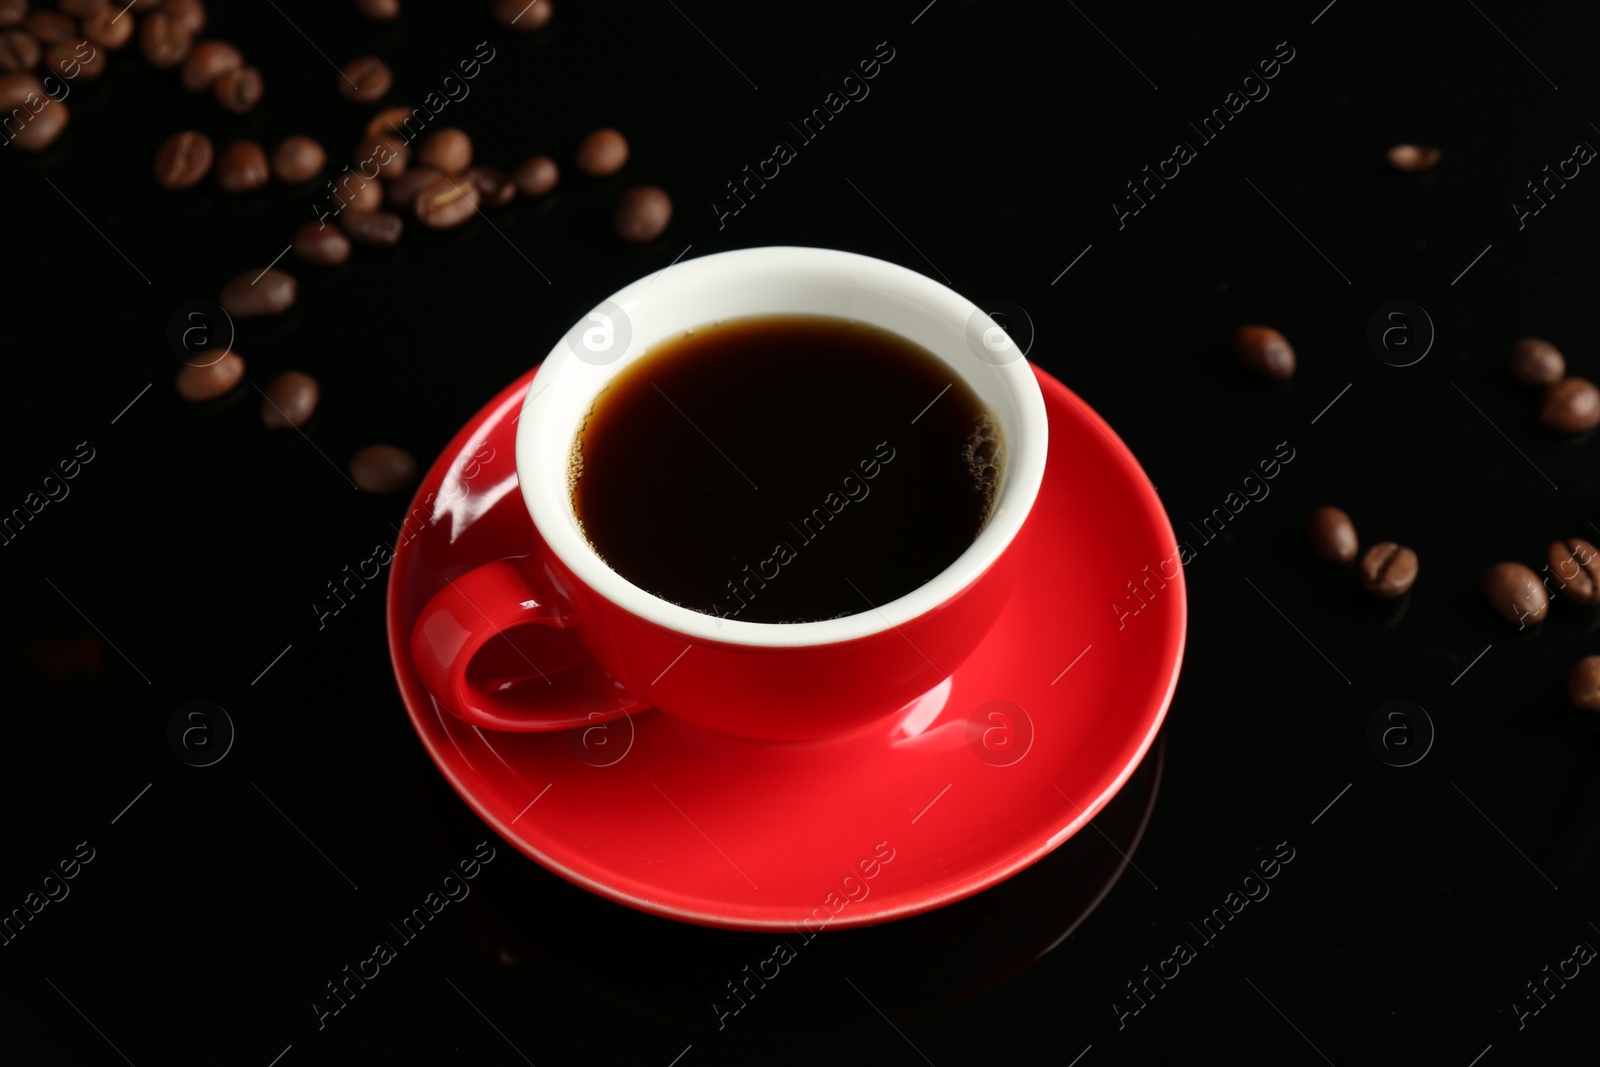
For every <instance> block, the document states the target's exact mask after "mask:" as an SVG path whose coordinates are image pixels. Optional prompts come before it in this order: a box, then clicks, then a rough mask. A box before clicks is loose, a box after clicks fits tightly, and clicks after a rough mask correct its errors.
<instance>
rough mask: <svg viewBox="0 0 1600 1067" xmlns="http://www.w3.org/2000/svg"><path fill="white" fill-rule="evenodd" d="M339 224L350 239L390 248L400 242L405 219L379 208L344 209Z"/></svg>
mask: <svg viewBox="0 0 1600 1067" xmlns="http://www.w3.org/2000/svg"><path fill="white" fill-rule="evenodd" d="M379 195H380V196H381V195H382V193H381V192H380V193H379ZM339 225H340V226H341V227H342V228H343V229H344V232H345V234H346V235H347V236H348V237H349V238H350V240H352V241H354V242H355V243H356V244H358V245H365V246H366V247H368V248H392V247H393V246H395V245H396V244H398V243H399V242H400V235H401V234H402V233H404V232H405V228H406V224H405V220H404V219H402V218H401V217H400V216H399V215H396V214H395V213H394V212H392V211H383V210H381V209H380V210H377V211H354V210H347V211H344V212H342V213H340V215H339Z"/></svg>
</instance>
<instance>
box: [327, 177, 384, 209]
mask: <svg viewBox="0 0 1600 1067" xmlns="http://www.w3.org/2000/svg"><path fill="white" fill-rule="evenodd" d="M332 202H333V204H334V206H335V207H336V208H337V209H338V210H339V211H377V210H378V209H379V208H381V207H382V206H383V183H382V182H380V181H379V180H378V179H376V178H370V179H369V178H363V177H362V176H361V175H359V174H355V173H353V172H351V173H346V174H344V175H343V176H342V177H340V178H339V181H338V183H337V184H335V185H334V187H333V194H332Z"/></svg>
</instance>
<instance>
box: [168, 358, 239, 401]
mask: <svg viewBox="0 0 1600 1067" xmlns="http://www.w3.org/2000/svg"><path fill="white" fill-rule="evenodd" d="M243 377H244V360H243V359H242V358H240V356H239V354H238V353H237V352H226V351H219V350H217V349H215V348H213V349H210V350H209V351H205V352H202V353H200V354H199V355H198V356H196V357H195V360H194V362H193V363H186V364H184V367H183V369H182V370H180V371H179V372H178V378H177V381H176V382H174V383H173V384H175V385H176V386H177V387H178V395H179V396H181V397H183V398H184V399H185V400H187V401H189V402H190V403H191V404H201V403H204V402H205V401H207V400H215V399H216V398H217V397H219V396H222V395H223V394H224V393H227V392H229V391H231V390H232V389H233V387H234V386H236V385H238V384H239V381H240V380H241V379H242V378H243Z"/></svg>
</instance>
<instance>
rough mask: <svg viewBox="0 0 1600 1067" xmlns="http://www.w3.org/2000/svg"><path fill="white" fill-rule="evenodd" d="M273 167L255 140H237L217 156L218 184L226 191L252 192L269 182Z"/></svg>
mask: <svg viewBox="0 0 1600 1067" xmlns="http://www.w3.org/2000/svg"><path fill="white" fill-rule="evenodd" d="M271 176H272V169H271V168H270V167H269V166H268V165H267V153H266V151H265V150H264V149H263V148H262V147H261V146H260V145H258V144H256V143H255V142H254V141H235V142H233V143H232V144H230V145H229V146H228V147H227V148H224V149H223V150H222V155H220V156H218V157H217V185H219V186H221V187H222V191H223V192H225V193H250V192H254V191H255V190H257V189H260V188H261V187H262V186H264V185H266V184H267V181H268V179H269V178H270V177H271Z"/></svg>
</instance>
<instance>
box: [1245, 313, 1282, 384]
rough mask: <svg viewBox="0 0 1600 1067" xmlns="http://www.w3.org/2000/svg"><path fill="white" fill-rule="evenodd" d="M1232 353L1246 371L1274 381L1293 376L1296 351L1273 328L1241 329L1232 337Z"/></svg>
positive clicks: (1250, 327)
mask: <svg viewBox="0 0 1600 1067" xmlns="http://www.w3.org/2000/svg"><path fill="white" fill-rule="evenodd" d="M1233 354H1234V355H1235V356H1237V357H1238V358H1239V362H1240V363H1241V364H1242V365H1243V366H1244V368H1245V370H1248V371H1250V372H1251V373H1253V374H1257V375H1259V376H1260V377H1262V378H1265V379H1267V380H1268V381H1272V382H1282V381H1287V380H1288V379H1290V378H1292V377H1294V349H1293V348H1291V347H1289V342H1288V340H1287V339H1286V338H1285V337H1284V336H1283V334H1281V333H1279V332H1278V331H1277V330H1274V329H1273V328H1272V327H1270V326H1241V327H1239V329H1238V330H1236V331H1235V332H1234V335H1233Z"/></svg>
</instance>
